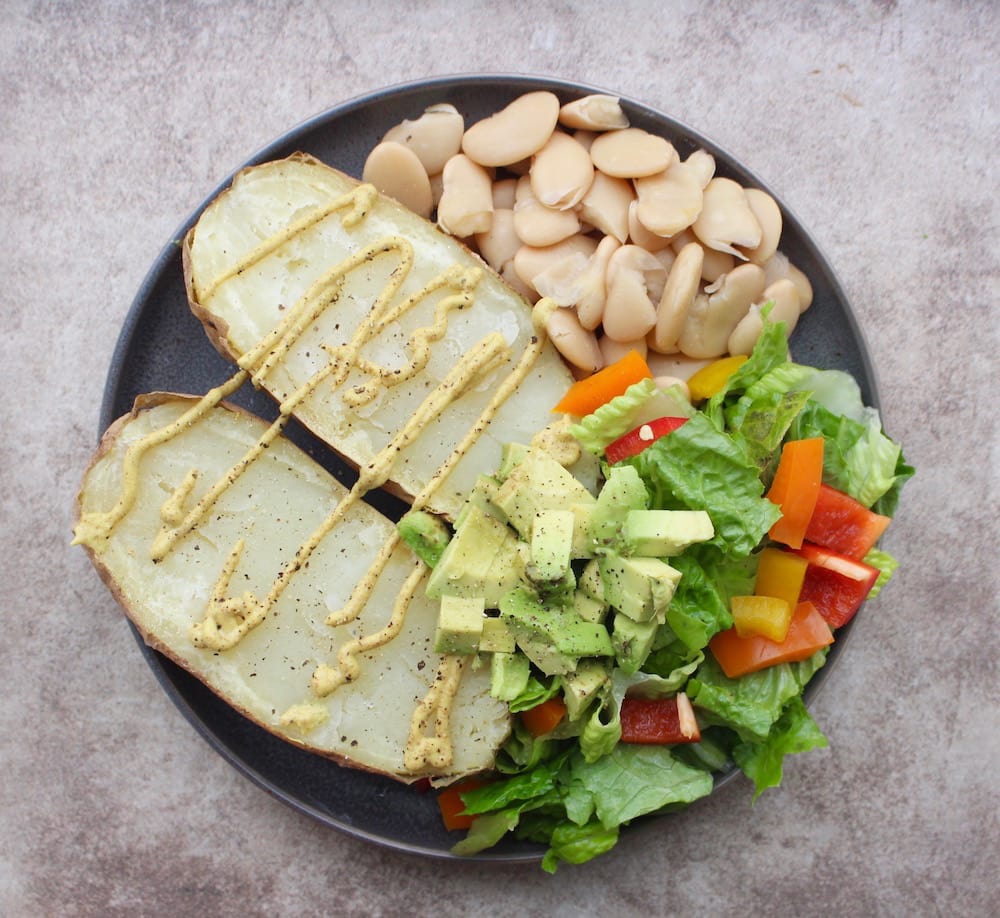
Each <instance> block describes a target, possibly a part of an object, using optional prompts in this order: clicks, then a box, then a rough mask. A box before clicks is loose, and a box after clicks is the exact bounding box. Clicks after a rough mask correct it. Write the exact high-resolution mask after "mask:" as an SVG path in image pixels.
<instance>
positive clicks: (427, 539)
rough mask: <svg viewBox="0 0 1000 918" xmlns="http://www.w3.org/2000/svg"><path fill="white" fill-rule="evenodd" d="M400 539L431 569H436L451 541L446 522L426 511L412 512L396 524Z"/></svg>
mask: <svg viewBox="0 0 1000 918" xmlns="http://www.w3.org/2000/svg"><path fill="white" fill-rule="evenodd" d="M396 529H397V531H398V532H399V537H400V538H401V539H402V540H403V543H404V544H405V545H406V546H407V547H409V549H410V550H411V551H412V552H413V553H414V554H415V555H416V556H417V557H418V558H419V559H420V560H421V561H423V562H424V564H426V565H428V566H429V567H436V566H437V563H438V561H440V560H441V555H442V554H443V553H444V550H445V548H446V547H447V546H448V543H449V542H450V541H451V532H450V531H449V529H448V527H447V526H446V525H445V523H444V521H443V520H441V519H438V517H436V516H434V514H433V513H428V512H427V511H426V510H411V511H410V512H409V513H407V514H406V515H405V516H404V517H403V518H402V519H400V521H399V522H398V523H397V524H396Z"/></svg>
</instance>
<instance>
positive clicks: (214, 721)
mask: <svg viewBox="0 0 1000 918" xmlns="http://www.w3.org/2000/svg"><path fill="white" fill-rule="evenodd" d="M537 89H548V90H551V91H553V92H555V93H556V94H557V95H559V96H560V98H561V99H562V100H563V101H569V100H570V99H573V98H577V97H579V96H582V95H586V94H588V93H591V92H608V90H602V89H598V88H596V87H590V86H584V85H580V84H575V83H568V82H562V81H559V80H552V79H544V78H535V77H525V76H508V75H475V76H455V77H443V78H438V79H433V80H426V81H421V82H419V83H409V84H405V85H402V86H395V87H390V88H388V89H384V90H379V91H378V92H374V93H372V94H370V95H367V96H363V97H361V98H358V99H355V100H353V101H350V102H346V103H344V104H342V105H338V106H337V107H335V108H332V109H330V110H329V111H327V112H325V113H323V114H322V115H319V116H317V117H315V118H313V119H311V120H309V121H307V122H305V123H304V124H302V125H300V126H299V127H297V128H294V129H293V130H291V131H289V132H288V133H287V134H285V135H284V136H282V137H280V138H278V139H277V140H275V141H274V142H273V143H271V144H269V145H268V146H266V147H264V148H263V149H262V150H260V151H259V152H257V153H256V154H255V155H254V156H252V157H251V158H250V159H248V160H247V162H246V163H245V164H244V165H253V164H255V163H261V162H266V161H268V160H271V159H278V158H281V157H284V156H288V155H289V154H291V153H294V152H296V151H299V150H301V151H304V152H307V153H312V154H313V155H314V156H316V157H318V158H319V159H321V160H323V161H324V162H327V163H329V164H330V165H333V166H336V167H337V168H339V169H341V170H343V171H345V172H347V173H349V174H351V175H355V176H360V174H361V169H362V166H363V164H364V160H365V157H366V155H367V152H368V151H369V150H370V149H371V148H372V146H374V145H375V144H376V143H377V142H378V141H379V140H380V139H381V137H382V135H383V134H384V133H385V131H386V130H388V129H389V128H390V127H392V126H393V125H395V124H398V123H399V122H400V121H402V120H403V119H404V118H413V117H417V116H418V115H419V114H420V113H421V112H423V110H424V109H425V108H426V107H427V106H428V105H431V104H433V103H435V102H441V101H447V102H451V103H452V104H454V105H455V106H456V107H457V108H458V109H459V110H460V111H461V112H462V113H463V114H464V115H465V117H466V120H467V122H471V121H474V120H476V119H478V118H481V117H484V116H485V115H488V114H491V113H493V112H495V111H498V110H499V109H501V108H503V107H504V106H505V105H506V104H507V103H508V102H510V101H511V100H512V99H513V98H515V97H516V96H518V95H520V94H521V93H524V92H528V91H532V90H537ZM622 105H623V107H624V108H625V110H626V111H627V113H628V116H629V119H630V120H631V122H632V124H633V125H634V126H637V127H641V128H645V129H646V130H648V131H651V132H655V133H658V134H661V135H663V136H665V137H666V138H668V139H669V140H670V141H671V142H672V143H673V144H674V146H676V147H677V149H678V152H679V153H680V154H681V156H682V157H684V156H686V155H687V154H688V153H690V152H691V151H692V150H694V149H696V148H698V147H704V148H705V149H707V150H709V151H710V152H711V153H712V154H714V156H715V157H716V161H717V163H718V173H719V174H721V175H726V176H729V177H730V178H733V179H735V180H736V181H738V182H740V183H741V184H743V185H744V186H756V187H758V188H764V189H767V185H766V183H764V182H762V181H761V180H760V179H759V178H757V176H756V175H754V174H753V173H752V172H750V171H749V170H748V169H746V168H745V167H744V166H743V165H741V164H740V163H738V162H736V161H735V160H734V159H733V158H732V157H731V156H730V155H728V154H727V153H726V152H725V151H724V150H722V149H720V148H719V147H718V146H717V145H716V144H714V143H712V142H711V141H710V140H708V139H707V138H705V137H703V136H702V135H700V134H698V133H697V132H696V131H694V130H692V129H691V128H689V127H687V126H686V125H683V124H681V123H679V122H677V121H675V120H674V119H672V118H669V117H667V116H666V115H663V114H660V113H659V112H657V111H654V110H653V109H651V108H648V107H646V106H644V105H642V104H640V103H638V102H634V101H632V100H630V99H622ZM231 178H232V176H230V177H228V178H227V179H226V180H225V181H224V182H223V183H222V184H221V185H220V186H219V187H218V188H217V189H216V190H215V191H213V192H212V193H211V195H209V197H208V198H206V200H205V204H204V205H203V207H204V206H206V205H207V204H208V203H209V202H210V201H211V200H212V199H213V198H214V197H215V196H216V195H217V194H218V193H219V192H220V191H221V190H222V189H223V188H224V187H226V186H228V185H229V183H230V181H231ZM767 190H769V189H767ZM772 194H773V192H772ZM779 203H781V202H780V201H779ZM203 207H202V208H199V209H198V211H197V212H196V213H194V214H192V215H191V216H190V217H189V218H188V220H187V221H186V222H185V223H184V224H183V226H181V227H180V228H179V229H178V231H177V233H176V234H175V235H174V238H173V239H172V240H171V241H170V242H169V243H168V244H167V246H166V247H165V248H164V250H163V251H162V253H161V254H160V257H159V258H158V259H157V260H156V262H155V264H154V265H153V266H152V268H151V269H150V272H149V274H148V275H147V277H146V280H145V281H144V283H143V285H142V287H141V289H140V290H139V293H138V295H137V296H136V298H135V302H134V303H133V304H132V307H131V310H130V311H129V314H128V317H127V319H126V321H125V325H124V328H123V329H122V332H121V336H120V338H119V340H118V345H117V347H116V349H115V353H114V357H113V359H112V363H111V367H110V370H109V372H108V379H107V383H106V387H105V391H104V401H103V405H102V409H101V428H102V430H103V429H105V428H107V427H108V426H109V425H110V424H111V422H112V421H113V420H114V419H115V418H117V417H119V416H120V415H122V414H125V413H126V412H128V411H129V410H130V409H131V407H132V402H133V400H134V398H135V396H136V395H138V394H140V393H143V392H149V391H153V390H169V391H175V392H188V393H196V394H200V393H203V392H205V391H206V390H207V389H209V388H211V387H212V386H215V385H218V384H219V383H220V382H222V381H223V380H224V379H226V378H228V376H229V375H230V373H231V372H232V369H231V367H230V365H229V364H227V363H226V362H225V361H223V360H222V358H221V357H219V355H218V354H217V353H216V352H215V350H214V349H213V348H212V346H211V345H210V344H209V343H208V339H207V338H206V336H205V334H204V332H203V331H202V328H201V325H200V324H199V323H198V322H197V321H196V320H195V319H194V317H193V316H192V315H191V313H190V312H189V311H188V308H187V300H186V297H185V293H184V285H183V279H182V276H181V256H180V241H181V239H183V237H184V234H185V233H186V232H187V231H188V229H189V228H190V227H191V226H192V225H194V223H195V222H196V220H197V219H198V216H199V214H200V213H201V210H202V209H203ZM782 211H783V215H784V230H783V233H782V243H781V248H782V250H783V251H784V252H785V253H786V254H787V255H788V256H789V258H790V259H791V260H792V262H793V263H794V264H796V265H797V266H798V267H799V268H801V269H802V270H803V271H805V273H806V274H807V275H808V277H809V278H810V280H811V281H812V284H813V288H814V291H815V301H814V303H813V306H812V308H811V309H810V310H809V311H808V312H806V313H805V314H804V315H803V317H802V320H801V322H800V324H799V327H798V328H797V329H796V332H795V336H794V339H793V346H794V351H795V356H796V359H797V360H799V361H800V362H802V363H808V364H811V365H813V366H818V367H828V368H839V369H843V370H847V371H848V372H850V373H851V374H853V375H854V376H855V378H856V379H857V380H858V382H859V383H860V385H861V389H862V393H863V395H864V397H865V400H866V402H867V403H868V404H876V392H875V385H876V384H875V378H874V373H873V370H872V367H871V363H870V361H869V358H868V354H867V351H866V348H865V344H864V341H863V339H862V336H861V333H860V331H859V329H858V327H857V324H856V322H855V320H854V317H853V314H852V312H851V309H850V306H849V304H848V302H847V297H846V296H845V295H844V291H843V290H842V289H841V286H840V284H839V283H838V282H837V279H836V277H835V276H834V274H833V271H832V270H831V268H830V266H829V264H828V263H827V261H826V259H825V258H824V257H823V255H822V254H821V253H820V251H819V249H818V248H817V246H816V244H815V243H814V242H813V240H812V239H811V238H810V236H809V235H808V233H807V232H806V231H805V230H804V229H803V227H802V225H801V224H800V223H799V221H798V220H797V219H796V218H795V216H794V215H793V214H792V213H791V212H790V211H789V210H788V209H787V207H785V206H784V205H782ZM236 401H238V402H240V403H241V404H242V405H244V407H247V408H249V409H251V410H253V411H255V412H257V413H258V414H260V415H262V416H264V417H267V418H273V417H274V414H275V411H274V407H273V405H272V403H271V401H270V400H269V399H268V398H267V397H266V396H264V395H262V394H261V393H257V392H253V391H250V392H242V393H241V394H240V396H239V397H238V398H237V399H236ZM290 436H291V438H292V439H293V440H295V441H296V442H297V443H298V444H299V445H300V446H302V447H303V448H305V449H306V450H307V451H308V452H309V453H310V454H311V455H312V456H313V457H314V458H315V459H317V460H318V461H319V462H320V463H321V464H323V465H324V466H325V467H326V468H327V469H328V470H330V471H331V472H332V473H334V474H335V475H336V476H337V477H338V478H340V479H341V480H343V481H349V480H350V477H351V476H350V473H349V472H348V471H347V470H346V469H345V468H344V467H343V465H341V464H340V463H339V462H338V461H337V460H336V459H335V458H334V457H333V456H332V455H331V453H330V451H329V450H327V449H326V448H325V447H324V446H323V445H322V444H320V443H319V442H318V441H316V440H315V439H313V438H312V437H311V436H310V435H309V434H308V433H306V432H305V431H304V430H302V429H295V430H292V431H291V433H290ZM382 506H383V507H384V508H385V509H388V510H391V509H392V502H391V501H387V502H385V503H383V504H382ZM849 630H850V625H848V626H847V627H846V628H845V629H843V630H842V631H841V633H840V634H839V635H838V640H837V643H836V644H835V645H834V647H833V650H832V652H831V654H830V660H829V663H828V664H827V666H826V667H825V668H824V669H822V670H820V672H819V674H818V675H817V677H816V678H815V679H814V681H813V683H812V685H811V686H810V687H809V691H808V692H807V697H808V696H811V695H812V694H814V693H815V691H816V690H817V688H818V687H819V685H820V684H821V683H822V682H823V680H824V679H825V677H826V676H827V674H828V673H829V671H830V668H831V664H832V663H833V662H834V661H835V660H836V659H837V657H838V656H839V655H840V653H841V652H842V650H843V646H844V643H845V640H844V639H845V638H846V637H847V632H849ZM140 645H141V646H142V649H143V653H144V654H145V656H146V659H147V661H148V662H149V665H150V666H151V667H152V668H153V671H154V672H155V674H156V676H157V678H158V679H159V681H160V683H161V684H162V685H163V688H164V690H165V691H166V692H167V694H168V695H169V696H170V697H171V699H172V700H173V701H174V703H175V704H176V705H177V706H178V708H180V710H181V711H182V712H183V713H184V715H185V716H186V717H187V718H188V720H190V721H191V723H192V724H193V725H194V727H195V728H196V729H197V730H198V731H199V732H200V733H201V735H202V736H204V737H205V739H206V740H208V742H209V743H210V744H211V745H212V746H213V747H214V748H215V749H216V750H217V751H218V752H219V753H220V754H221V755H222V756H224V757H225V758H226V759H227V760H228V761H229V762H230V763H231V764H232V765H233V766H235V767H236V768H237V769H238V770H239V771H240V772H242V773H243V774H244V775H246V776H247V777H248V778H250V779H251V780H252V781H254V782H255V783H256V784H258V785H259V786H260V787H262V788H264V789H265V790H267V791H269V792H270V793H272V794H274V795H275V796H276V797H278V798H279V799H281V800H283V801H285V802H286V803H287V804H289V805H290V806H292V807H294V808H296V809H298V810H300V811H302V812H304V813H308V814H309V815H311V816H313V817H315V818H316V819H318V820H320V822H323V823H325V824H326V825H329V826H333V827H335V828H337V829H340V830H343V831H345V832H348V833H350V834H352V835H355V836H358V837H361V838H366V839H369V840H370V841H374V842H377V843H379V844H382V845H386V846H388V847H392V848H396V849H399V850H402V851H408V852H411V853H418V854H425V855H431V856H435V857H451V856H452V855H450V854H449V850H448V849H449V848H450V846H451V845H452V844H454V842H455V841H456V840H457V838H456V835H455V834H450V833H447V832H445V831H444V829H443V828H442V826H441V821H440V817H439V815H438V810H437V806H436V804H435V802H434V797H433V794H420V793H418V792H417V791H415V790H414V789H413V788H411V787H407V786H404V785H402V784H399V783H397V782H395V781H392V780H389V779H387V778H381V777H377V776H373V775H370V774H366V773H364V772H359V771H353V770H350V769H345V768H341V767H339V766H338V765H336V764H333V763H331V762H329V761H327V760H326V759H323V758H320V757H319V756H315V755H311V754H309V753H305V752H302V751H301V750H299V749H297V748H295V747H294V746H292V745H290V744H288V743H285V742H284V741H282V740H280V739H277V738H276V737H274V736H272V735H271V734H269V733H267V732H266V731H264V730H262V729H260V728H259V727H257V726H255V725H254V724H252V723H251V722H250V721H248V720H246V719H244V718H243V717H242V716H241V715H239V714H237V713H236V712H235V711H234V710H233V709H232V708H230V707H229V706H228V705H226V704H225V703H223V702H222V701H220V700H219V699H218V698H217V697H216V696H215V695H214V694H213V693H212V692H211V691H209V690H208V689H207V688H205V686H203V685H202V684H201V683H200V682H199V681H197V680H196V679H194V678H192V677H191V676H190V675H188V674H187V673H186V672H185V671H184V670H181V669H180V668H179V667H177V666H175V665H174V664H173V663H171V662H170V661H169V660H167V659H165V658H164V657H162V656H160V655H159V654H157V653H155V652H154V651H152V650H150V649H149V648H147V647H146V646H145V645H144V644H142V642H141V640H140ZM732 775H733V772H732V771H730V772H728V773H726V774H723V775H720V776H719V777H718V779H717V785H718V784H721V783H723V782H725V781H727V780H728V779H729V778H730V777H732ZM669 818H670V817H669V816H663V817H658V819H659V820H660V821H662V822H668V821H669ZM664 828H665V827H664ZM541 853H542V849H541V848H540V847H539V846H537V845H528V844H515V843H504V844H502V845H501V846H498V847H497V848H496V849H494V850H493V851H491V852H489V853H488V854H485V855H482V856H481V859H488V860H503V861H535V860H537V859H538V858H539V857H540V856H541Z"/></svg>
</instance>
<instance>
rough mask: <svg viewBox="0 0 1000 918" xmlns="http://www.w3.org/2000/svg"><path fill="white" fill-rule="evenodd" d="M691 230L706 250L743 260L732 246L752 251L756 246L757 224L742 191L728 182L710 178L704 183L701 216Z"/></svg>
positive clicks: (736, 184) (757, 236)
mask: <svg viewBox="0 0 1000 918" xmlns="http://www.w3.org/2000/svg"><path fill="white" fill-rule="evenodd" d="M693 229H694V234H695V235H696V236H697V237H698V238H699V239H700V240H701V242H702V243H703V244H704V245H705V246H706V247H708V248H710V249H716V250H717V251H719V252H729V253H730V254H731V255H735V256H736V257H737V258H740V259H743V260H745V259H746V256H745V255H744V254H743V253H742V252H741V251H740V250H739V249H738V248H736V246H742V247H743V248H746V249H752V248H756V247H757V246H758V245H760V240H761V228H760V224H759V223H758V222H757V218H756V217H755V216H754V215H753V211H751V210H750V205H749V204H748V203H747V197H746V194H745V193H744V191H743V188H742V187H741V186H740V185H739V184H738V183H736V182H734V181H733V180H732V179H727V178H714V179H712V181H710V182H709V183H708V185H707V186H706V187H705V191H704V203H703V205H702V210H701V214H700V215H699V216H698V219H697V220H695V222H694V227H693Z"/></svg>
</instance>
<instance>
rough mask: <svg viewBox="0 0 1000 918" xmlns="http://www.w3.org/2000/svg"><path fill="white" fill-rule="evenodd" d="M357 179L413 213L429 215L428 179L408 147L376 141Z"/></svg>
mask: <svg viewBox="0 0 1000 918" xmlns="http://www.w3.org/2000/svg"><path fill="white" fill-rule="evenodd" d="M361 178H362V181H364V182H370V183H371V184H372V185H374V186H375V187H376V188H377V189H378V190H379V191H381V192H382V194H385V195H388V196H389V197H390V198H395V199H396V200H397V201H399V203H400V204H402V205H403V206H404V207H408V208H409V209H410V210H412V211H413V212H414V213H415V214H419V215H420V216H421V217H429V216H430V215H431V206H432V204H433V200H432V196H431V183H430V179H429V178H428V177H427V172H426V170H425V169H424V167H423V164H422V163H421V162H420V160H419V159H418V158H417V155H416V154H415V153H414V152H413V151H412V150H411V149H410V148H409V147H405V146H403V145H402V144H400V143H394V142H392V141H388V142H385V143H380V144H378V145H377V146H375V147H374V148H373V149H372V151H371V153H369V154H368V159H366V160H365V167H364V171H363V172H362V175H361Z"/></svg>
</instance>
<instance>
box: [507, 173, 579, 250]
mask: <svg viewBox="0 0 1000 918" xmlns="http://www.w3.org/2000/svg"><path fill="white" fill-rule="evenodd" d="M514 229H515V230H516V231H517V235H518V236H519V237H520V238H521V241H522V242H524V243H525V244H526V245H531V246H547V245H555V244H556V243H557V242H561V241H562V240H563V239H568V238H569V237H570V236H573V235H575V234H576V233H578V232H579V231H580V220H579V218H578V217H577V215H576V213H575V212H574V211H572V210H556V209H554V208H552V207H546V206H545V205H544V204H542V203H541V201H539V200H538V199H537V198H536V197H535V194H534V192H533V191H532V189H531V179H530V178H529V177H528V176H526V175H524V176H521V178H519V179H518V180H517V190H516V192H515V200H514Z"/></svg>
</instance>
